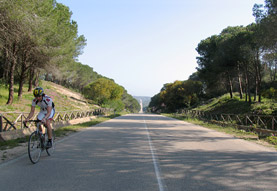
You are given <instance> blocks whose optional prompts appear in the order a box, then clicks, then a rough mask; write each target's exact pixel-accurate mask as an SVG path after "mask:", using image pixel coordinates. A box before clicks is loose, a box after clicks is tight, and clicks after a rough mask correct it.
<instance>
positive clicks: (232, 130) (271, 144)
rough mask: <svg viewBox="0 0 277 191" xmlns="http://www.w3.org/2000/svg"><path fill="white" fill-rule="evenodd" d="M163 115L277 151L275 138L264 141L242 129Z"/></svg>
mask: <svg viewBox="0 0 277 191" xmlns="http://www.w3.org/2000/svg"><path fill="white" fill-rule="evenodd" d="M162 115H164V116H167V117H172V118H175V119H179V120H183V121H187V122H189V123H193V124H196V125H201V126H203V127H206V128H209V129H213V130H215V131H218V132H223V133H227V134H229V135H233V136H234V137H237V138H240V139H244V140H248V141H253V142H256V143H258V144H262V145H264V146H269V147H274V148H275V149H277V137H274V136H270V137H267V138H264V139H259V136H258V135H257V134H256V133H253V132H246V131H245V130H240V129H237V128H234V127H231V126H224V127H223V126H220V125H216V124H212V123H208V122H204V121H201V120H198V119H195V118H187V117H184V116H180V115H175V114H162Z"/></svg>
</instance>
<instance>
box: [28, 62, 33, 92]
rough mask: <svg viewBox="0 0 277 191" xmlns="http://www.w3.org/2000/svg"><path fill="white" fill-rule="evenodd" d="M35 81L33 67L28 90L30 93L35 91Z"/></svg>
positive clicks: (30, 72)
mask: <svg viewBox="0 0 277 191" xmlns="http://www.w3.org/2000/svg"><path fill="white" fill-rule="evenodd" d="M33 79H34V68H33V67H31V68H30V70H29V83H28V84H29V88H28V92H31V91H32V89H33Z"/></svg>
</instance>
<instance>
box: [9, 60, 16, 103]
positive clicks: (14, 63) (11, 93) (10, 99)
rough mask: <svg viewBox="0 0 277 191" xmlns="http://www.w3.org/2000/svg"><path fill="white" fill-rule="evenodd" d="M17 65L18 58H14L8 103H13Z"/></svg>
mask: <svg viewBox="0 0 277 191" xmlns="http://www.w3.org/2000/svg"><path fill="white" fill-rule="evenodd" d="M15 65H16V59H15V58H14V59H13V61H12V62H11V67H10V73H9V74H10V75H9V97H8V101H7V104H12V103H13V95H14V87H13V86H14V70H15Z"/></svg>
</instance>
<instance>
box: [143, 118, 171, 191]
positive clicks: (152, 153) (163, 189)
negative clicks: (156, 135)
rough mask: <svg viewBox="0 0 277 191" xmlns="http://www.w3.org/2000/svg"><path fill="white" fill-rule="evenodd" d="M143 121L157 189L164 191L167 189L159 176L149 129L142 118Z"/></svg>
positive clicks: (159, 172) (158, 166) (159, 171)
mask: <svg viewBox="0 0 277 191" xmlns="http://www.w3.org/2000/svg"><path fill="white" fill-rule="evenodd" d="M143 121H144V127H145V130H146V132H147V137H148V143H149V147H150V151H151V155H152V160H153V164H154V169H155V174H156V178H157V181H158V185H159V191H166V190H167V189H166V186H165V184H164V181H163V179H162V176H161V170H160V165H159V162H158V160H157V157H156V155H155V147H154V145H153V144H152V140H151V137H150V134H149V130H148V127H147V124H146V121H145V119H144V118H143Z"/></svg>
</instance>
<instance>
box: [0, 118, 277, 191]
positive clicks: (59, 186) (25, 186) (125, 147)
mask: <svg viewBox="0 0 277 191" xmlns="http://www.w3.org/2000/svg"><path fill="white" fill-rule="evenodd" d="M0 190H1V191H10V190H11V191H17V190H18V191H25V190H26V191H33V190H36V191H38V190H39V191H44V190H45V191H50V190H51V191H56V190H57V191H63V190H64V191H71V190H74V191H75V190H82V191H86V190H89V191H98V190H99V191H100V190H101V191H117V190H118V191H125V190H128V191H139V190H140V191H156V190H157V191H186V190H189V191H190V190H195V191H201V190H204V191H215V190H224V191H226V190H228V191H229V190H238V191H247V190H249V191H256V190H262V191H265V190H271V191H276V190H277V152H276V151H273V150H270V149H268V148H265V147H262V146H260V145H256V144H254V143H250V142H247V141H243V140H239V139H236V138H233V137H231V136H229V135H225V134H222V133H218V132H215V131H213V130H209V129H206V128H203V127H200V126H196V125H192V124H189V123H186V122H182V121H178V120H175V119H171V118H167V117H163V116H159V115H150V114H149V115H147V114H136V115H126V116H122V117H119V118H115V119H112V120H109V121H107V122H104V123H101V124H98V125H96V126H93V127H90V128H88V129H86V130H84V131H81V132H79V133H76V134H73V135H72V136H69V137H67V138H65V139H63V140H62V141H60V142H58V143H57V147H56V151H55V153H54V155H53V156H51V157H49V156H47V154H46V153H45V152H44V153H43V154H42V157H41V160H40V161H39V163H38V164H35V165H33V164H31V162H30V161H29V159H28V156H27V155H24V156H22V157H20V158H18V159H15V160H12V161H9V162H7V163H3V164H1V165H0Z"/></svg>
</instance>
